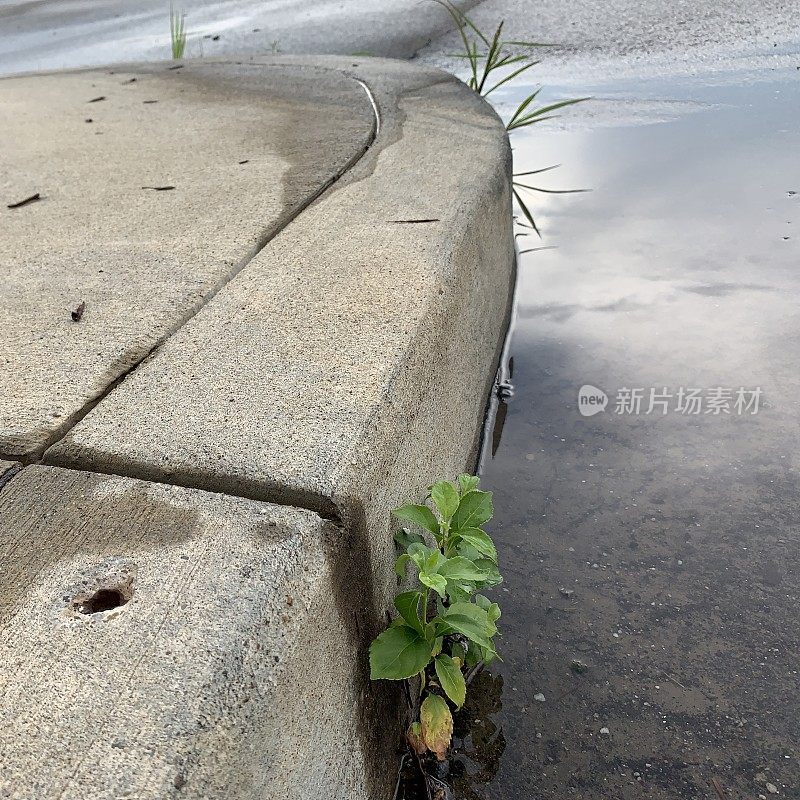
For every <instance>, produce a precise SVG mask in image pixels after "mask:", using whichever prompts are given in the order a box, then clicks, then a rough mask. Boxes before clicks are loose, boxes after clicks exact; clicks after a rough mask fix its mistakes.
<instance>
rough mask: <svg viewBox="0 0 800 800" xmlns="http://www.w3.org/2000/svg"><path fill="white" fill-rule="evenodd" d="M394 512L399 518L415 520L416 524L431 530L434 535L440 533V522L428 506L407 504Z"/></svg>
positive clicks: (409, 520) (408, 520)
mask: <svg viewBox="0 0 800 800" xmlns="http://www.w3.org/2000/svg"><path fill="white" fill-rule="evenodd" d="M392 513H393V514H394V515H395V516H396V517H397V519H404V520H406V521H407V522H413V523H414V524H415V525H419V526H420V528H425V530H428V531H430V532H431V533H432V534H433V535H434V536H436V535H438V533H439V523H438V522H437V520H436V517H435V516H434V515H433V511H431V510H430V509H429V508H428V506H424V505H405V506H400V507H399V508H396V509H395V510H394V511H393V512H392Z"/></svg>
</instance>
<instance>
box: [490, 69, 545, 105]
mask: <svg viewBox="0 0 800 800" xmlns="http://www.w3.org/2000/svg"><path fill="white" fill-rule="evenodd" d="M538 63H539V62H538V61H530V62H528V63H527V64H525V65H524V66H522V67H520V68H519V69H516V70H514V72H512V73H511V74H510V75H507V76H506V77H505V78H503V79H502V80H500V81H498V82H497V83H496V84H495V85H494V86H492V88H491V89H487V90H486V91H485V92H484V93H483V96H484V97H488V96H489V95H490V94H491V93H492V92H493V91H494V90H495V89H499V88H500V87H501V86H502V85H503V84H505V83H508V82H509V81H513V80H514V78H516V77H517V76H518V75H521V74H522V73H523V72H525V70H527V69H530V68H531V67H534V66H536V64H538Z"/></svg>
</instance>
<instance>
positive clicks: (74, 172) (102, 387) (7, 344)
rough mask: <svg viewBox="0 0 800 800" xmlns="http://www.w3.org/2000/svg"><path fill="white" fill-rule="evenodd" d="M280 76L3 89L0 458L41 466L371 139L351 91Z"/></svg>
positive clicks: (139, 73) (138, 76) (178, 74)
mask: <svg viewBox="0 0 800 800" xmlns="http://www.w3.org/2000/svg"><path fill="white" fill-rule="evenodd" d="M268 75H269V80H264V78H265V72H264V70H263V68H255V67H253V68H241V69H236V70H233V69H232V68H230V67H227V66H224V65H216V66H215V67H213V68H209V67H204V66H195V67H193V68H191V69H189V68H186V69H181V70H169V69H166V68H165V67H159V66H155V67H152V68H135V69H133V68H131V69H116V70H102V71H93V72H86V73H75V74H61V75H53V76H37V77H28V78H9V79H5V80H2V81H0V98H2V102H0V197H2V200H3V203H2V206H0V226H2V230H3V250H2V253H0V270H1V271H2V273H3V275H4V280H3V282H2V285H0V308H1V309H2V317H3V321H4V324H3V327H2V330H0V456H5V457H12V458H13V457H22V458H30V457H33V456H35V455H36V454H37V453H40V452H41V450H43V449H44V447H45V446H46V444H47V443H48V442H49V441H51V440H52V439H54V438H57V437H58V436H59V435H61V433H62V432H63V431H64V430H65V429H66V428H67V427H69V425H71V424H73V423H74V421H75V418H76V417H77V416H79V415H80V414H81V413H83V412H84V411H85V409H86V407H87V404H89V403H91V402H93V401H95V400H96V399H97V398H98V397H100V396H101V395H102V393H103V392H104V391H106V390H107V389H108V388H109V386H111V385H112V384H113V382H114V381H115V380H116V379H117V378H119V377H120V376H121V375H122V374H124V373H125V372H126V371H127V370H129V369H130V368H131V367H132V366H134V365H135V364H137V363H138V362H139V361H141V359H142V358H144V357H145V356H146V355H147V353H148V352H150V350H151V349H152V348H153V347H154V346H156V345H157V344H158V343H159V342H161V341H162V340H163V339H164V338H165V337H166V336H168V335H169V334H170V333H171V332H172V331H174V330H175V329H176V328H177V327H178V326H179V325H180V324H181V323H182V322H184V321H185V320H186V319H187V318H188V317H190V316H191V315H192V314H193V313H195V312H196V311H197V309H198V308H199V307H201V306H202V305H203V304H204V303H205V302H207V301H208V299H209V297H211V296H212V295H213V294H214V292H215V291H217V289H218V288H219V287H220V286H221V285H223V284H224V283H225V282H226V281H227V280H229V279H230V278H231V277H232V276H233V275H235V274H236V272H237V271H238V270H239V269H240V268H241V267H242V266H243V265H244V264H246V263H247V262H248V260H249V259H250V258H251V257H252V255H253V254H254V253H255V252H257V251H258V249H259V248H260V247H261V246H262V245H263V243H264V242H265V241H266V240H267V239H269V238H270V237H271V236H273V235H274V234H275V233H276V231H278V230H280V229H281V228H282V227H283V226H284V225H285V224H286V223H287V222H288V221H289V220H290V219H291V218H292V217H293V216H294V215H295V214H296V213H297V212H298V211H299V210H300V209H301V208H303V207H304V206H305V205H306V204H307V203H308V202H309V201H310V200H311V199H312V198H313V197H314V196H315V195H316V194H318V193H319V192H320V191H322V190H323V189H324V188H325V187H326V186H327V185H328V184H329V183H330V182H331V181H332V180H333V179H335V178H336V177H337V176H338V175H339V174H341V172H342V171H344V170H345V169H346V168H347V167H348V166H349V165H350V164H351V163H352V162H353V161H354V160H355V159H357V158H358V157H359V156H360V155H361V154H362V153H363V151H364V149H365V148H366V147H367V146H368V144H369V143H370V141H371V140H372V136H373V127H374V124H375V116H374V112H373V110H372V107H371V103H370V101H369V98H368V97H367V94H366V92H365V91H364V89H363V87H361V86H360V85H359V84H358V83H356V82H355V81H354V80H352V79H350V78H347V77H346V76H344V75H342V74H341V73H340V72H336V71H326V72H317V73H314V74H313V75H311V74H309V73H307V72H306V71H304V70H302V69H293V70H289V69H286V68H284V67H281V66H279V65H278V66H275V67H273V68H272V69H271V70H270V71H269V73H268ZM95 98H103V99H102V100H100V101H98V102H90V101H92V100H93V99H95ZM153 101H155V102H153ZM242 162H244V163H242ZM153 186H155V187H159V186H174V189H172V190H168V191H155V190H153V189H148V188H143V187H153ZM37 192H38V193H40V195H41V197H42V199H41V200H40V201H39V202H36V203H31V204H30V205H26V206H24V207H21V208H15V209H9V208H7V207H6V206H7V204H12V203H14V202H17V201H20V200H23V199H24V198H26V197H28V196H30V195H33V194H34V193H37ZM81 303H85V312H84V314H83V317H82V319H81V320H80V321H79V322H75V321H73V319H72V317H71V312H73V311H74V310H75V309H76V308H77V307H78V306H79V304H81Z"/></svg>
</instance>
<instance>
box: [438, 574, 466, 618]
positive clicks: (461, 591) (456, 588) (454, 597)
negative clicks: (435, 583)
mask: <svg viewBox="0 0 800 800" xmlns="http://www.w3.org/2000/svg"><path fill="white" fill-rule="evenodd" d="M474 591H475V589H474V588H473V587H472V586H470V585H469V584H462V583H457V582H456V581H447V596H448V597H449V598H450V602H451V603H466V602H468V601H469V598H470V597H471V596H472V592H474ZM441 613H444V612H441ZM440 616H441V614H440Z"/></svg>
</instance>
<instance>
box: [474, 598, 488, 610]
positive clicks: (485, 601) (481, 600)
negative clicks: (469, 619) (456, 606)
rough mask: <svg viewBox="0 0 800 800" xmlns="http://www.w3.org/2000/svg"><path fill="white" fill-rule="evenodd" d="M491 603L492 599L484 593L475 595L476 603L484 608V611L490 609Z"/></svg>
mask: <svg viewBox="0 0 800 800" xmlns="http://www.w3.org/2000/svg"><path fill="white" fill-rule="evenodd" d="M491 604H492V601H491V600H490V599H489V598H488V597H485V596H484V595H482V594H476V595H475V605H476V606H478V608H482V609H483V610H484V611H488V610H489V606H490V605H491Z"/></svg>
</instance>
